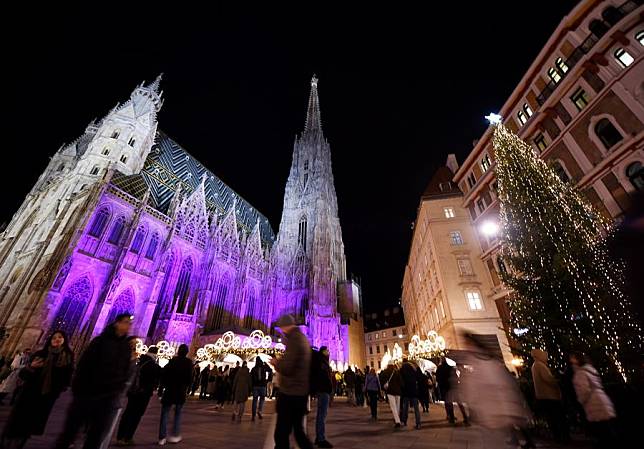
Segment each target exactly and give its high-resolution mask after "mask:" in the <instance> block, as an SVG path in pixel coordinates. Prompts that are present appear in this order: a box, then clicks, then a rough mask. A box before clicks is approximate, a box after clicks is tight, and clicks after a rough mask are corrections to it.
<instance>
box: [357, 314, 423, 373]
mask: <svg viewBox="0 0 644 449" xmlns="http://www.w3.org/2000/svg"><path fill="white" fill-rule="evenodd" d="M410 339H411V335H409V333H408V328H407V326H406V325H405V314H404V313H403V311H402V309H401V308H400V307H392V308H389V309H385V310H383V311H381V312H379V313H372V314H368V315H367V316H366V317H365V333H364V345H365V353H366V355H365V356H366V364H367V365H368V366H369V367H371V368H374V369H375V370H376V371H380V369H381V366H380V365H381V362H382V358H383V356H384V355H385V354H386V353H387V351H389V353H390V354H391V353H393V348H394V345H395V344H396V343H398V346H400V349H401V350H402V352H403V355H406V354H407V350H408V349H409V341H410ZM364 366H365V365H360V367H364Z"/></svg>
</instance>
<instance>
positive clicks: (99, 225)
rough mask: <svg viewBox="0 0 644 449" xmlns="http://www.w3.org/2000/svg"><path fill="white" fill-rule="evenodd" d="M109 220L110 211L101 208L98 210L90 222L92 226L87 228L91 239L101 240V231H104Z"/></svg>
mask: <svg viewBox="0 0 644 449" xmlns="http://www.w3.org/2000/svg"><path fill="white" fill-rule="evenodd" d="M109 219H110V211H109V209H108V208H107V207H104V208H102V209H101V210H99V211H98V212H97V213H96V215H95V216H94V221H93V222H92V226H91V227H90V228H89V235H91V236H92V237H96V238H101V236H102V235H103V231H105V227H106V226H107V222H108V221H109Z"/></svg>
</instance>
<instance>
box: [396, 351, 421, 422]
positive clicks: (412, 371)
mask: <svg viewBox="0 0 644 449" xmlns="http://www.w3.org/2000/svg"><path fill="white" fill-rule="evenodd" d="M400 376H401V377H402V381H403V388H402V397H401V402H402V404H401V407H400V409H401V410H400V421H401V422H402V425H403V426H406V425H407V417H408V416H409V405H410V404H411V405H412V406H413V407H414V417H415V418H416V429H420V408H419V407H418V375H417V373H416V367H415V366H414V365H412V364H411V363H410V362H409V360H407V359H406V358H405V359H403V365H402V367H401V368H400Z"/></svg>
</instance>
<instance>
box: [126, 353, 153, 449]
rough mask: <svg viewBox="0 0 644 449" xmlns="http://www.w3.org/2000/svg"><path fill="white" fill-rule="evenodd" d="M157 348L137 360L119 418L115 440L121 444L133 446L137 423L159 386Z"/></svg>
mask: <svg viewBox="0 0 644 449" xmlns="http://www.w3.org/2000/svg"><path fill="white" fill-rule="evenodd" d="M157 352H158V348H157V347H156V346H152V347H151V348H150V349H149V350H148V353H147V354H145V355H142V356H141V358H139V362H138V364H137V366H136V372H135V374H134V379H133V381H132V386H131V387H130V391H129V392H128V395H127V397H128V401H127V407H126V408H125V411H124V412H123V416H122V417H121V423H120V425H119V428H118V432H117V434H116V435H117V436H116V439H117V440H118V441H119V442H120V443H122V444H133V441H132V439H133V438H134V433H135V432H136V428H137V427H138V426H139V422H140V421H141V418H142V417H143V414H144V413H145V410H146V409H147V408H148V404H149V402H150V398H151V397H152V393H154V390H156V389H157V387H158V386H159V380H160V378H161V367H160V366H159V365H158V364H157Z"/></svg>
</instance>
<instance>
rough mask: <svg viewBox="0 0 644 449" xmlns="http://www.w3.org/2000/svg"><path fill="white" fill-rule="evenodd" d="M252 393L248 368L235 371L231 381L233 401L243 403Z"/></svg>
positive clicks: (244, 367) (243, 367)
mask: <svg viewBox="0 0 644 449" xmlns="http://www.w3.org/2000/svg"><path fill="white" fill-rule="evenodd" d="M251 391H252V382H251V380H250V372H249V371H248V367H246V366H242V367H241V368H239V369H238V370H237V374H236V375H235V380H233V401H235V402H245V401H246V400H247V399H248V395H250V393H251Z"/></svg>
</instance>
